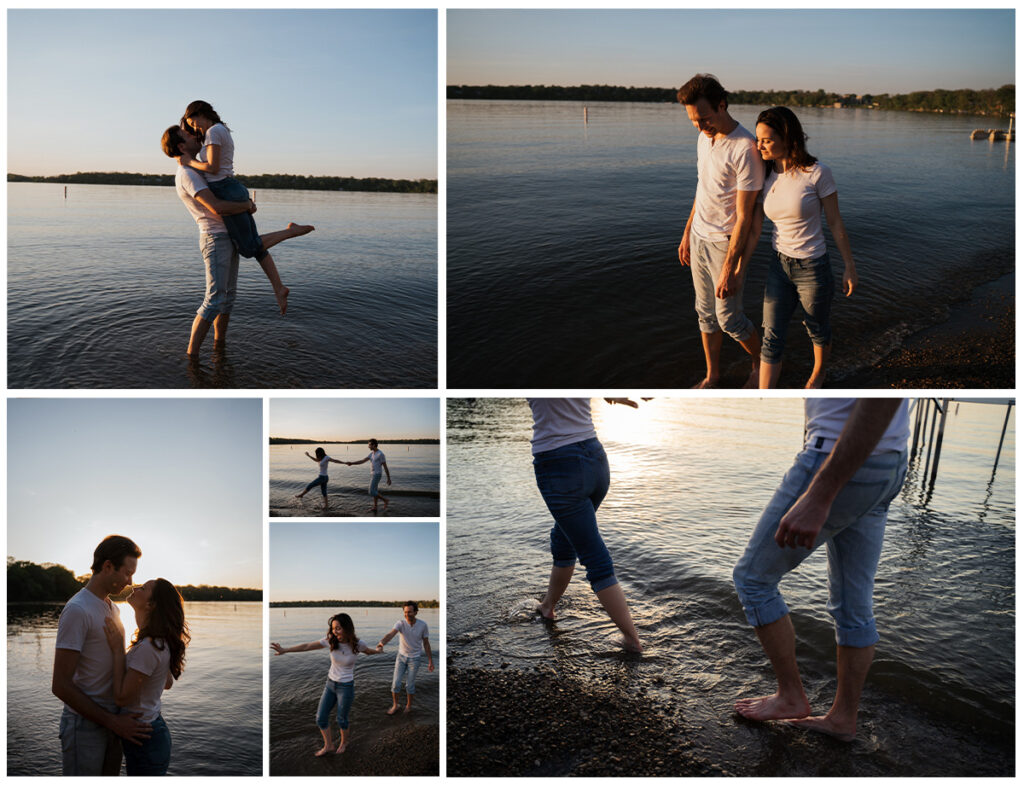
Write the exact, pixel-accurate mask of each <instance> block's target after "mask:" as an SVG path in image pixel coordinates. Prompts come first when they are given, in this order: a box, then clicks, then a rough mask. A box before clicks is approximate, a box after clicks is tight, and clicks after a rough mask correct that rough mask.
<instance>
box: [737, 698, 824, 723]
mask: <svg viewBox="0 0 1024 785" xmlns="http://www.w3.org/2000/svg"><path fill="white" fill-rule="evenodd" d="M733 708H735V709H736V712H737V713H738V714H742V715H743V716H744V717H746V718H747V719H748V720H757V721H758V722H763V721H764V720H791V719H798V718H800V717H806V716H807V715H808V714H810V713H811V707H810V704H808V703H807V699H806V698H797V697H793V698H791V697H788V696H782V695H779V694H778V693H776V694H775V695H766V696H764V697H762V698H743V699H742V700H738V701H736V705H735V706H734V707H733Z"/></svg>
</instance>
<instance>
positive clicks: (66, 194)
mask: <svg viewBox="0 0 1024 785" xmlns="http://www.w3.org/2000/svg"><path fill="white" fill-rule="evenodd" d="M64 198H65V199H67V198H68V187H67V186H66V185H65V186H64Z"/></svg>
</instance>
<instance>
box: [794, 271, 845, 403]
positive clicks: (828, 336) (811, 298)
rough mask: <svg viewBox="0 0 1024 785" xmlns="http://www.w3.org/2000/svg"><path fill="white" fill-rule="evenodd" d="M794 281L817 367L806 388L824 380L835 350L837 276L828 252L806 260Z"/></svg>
mask: <svg viewBox="0 0 1024 785" xmlns="http://www.w3.org/2000/svg"><path fill="white" fill-rule="evenodd" d="M793 283H794V285H795V286H796V289H797V294H798V296H799V297H800V306H801V307H802V308H803V310H804V327H806V328H807V334H808V335H809V336H810V338H811V343H812V344H813V346H814V369H813V370H812V371H811V375H810V377H809V378H808V379H807V384H805V385H804V387H806V388H807V389H815V388H819V387H821V386H822V385H823V384H824V383H825V361H826V360H827V359H828V356H829V353H830V352H831V350H832V318H831V317H832V301H833V300H834V299H835V288H836V286H835V280H834V279H833V278H832V264H831V262H830V261H829V257H828V254H827V253H826V254H825V255H824V256H821V257H819V258H817V259H812V260H809V261H806V262H804V264H803V267H802V268H801V270H800V273H799V275H797V274H796V273H794V280H793Z"/></svg>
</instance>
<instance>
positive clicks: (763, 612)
mask: <svg viewBox="0 0 1024 785" xmlns="http://www.w3.org/2000/svg"><path fill="white" fill-rule="evenodd" d="M743 612H744V613H745V614H746V616H747V621H748V622H750V625H751V626H752V627H763V626H764V625H766V624H771V623H772V622H773V621H778V620H779V619H781V618H782V617H783V616H785V615H786V614H787V613H789V608H788V607H786V601H785V600H784V599H782V595H781V594H779V595H776V596H775V597H772V599H770V600H769V601H768V602H766V603H765V604H764V605H759V606H758V607H756V608H747V607H744V608H743Z"/></svg>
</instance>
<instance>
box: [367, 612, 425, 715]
mask: <svg viewBox="0 0 1024 785" xmlns="http://www.w3.org/2000/svg"><path fill="white" fill-rule="evenodd" d="M417 613H419V605H417V604H416V603H415V602H413V601H412V600H409V602H407V603H406V604H405V605H404V606H403V607H402V614H403V616H404V617H405V618H403V619H399V620H398V621H397V622H395V626H394V628H393V629H392V630H391V632H389V633H388V634H387V635H385V636H384V637H383V638H381V639H380V642H379V643H378V644H377V651H383V650H384V644H385V643H387V642H388V641H390V640H391V639H392V638H394V637H395V636H396V635H399V636H400V638H399V641H398V656H397V657H395V672H394V675H393V676H392V679H391V708H390V709H388V714H394V713H395V712H397V711H398V692H399V690H401V689H402V679H403V678H404V679H405V712H406V713H409V712H410V711H412V696H413V695H414V694H416V672H417V671H418V670H419V669H420V662H421V661H422V660H423V652H424V651H426V653H427V670H428V671H430V672H431V673H433V672H434V654H433V652H431V650H430V640H429V639H428V637H427V636H428V635H429V632H430V631H429V630H428V629H427V623H426V622H425V621H423V620H422V619H417V618H416V614H417Z"/></svg>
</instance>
